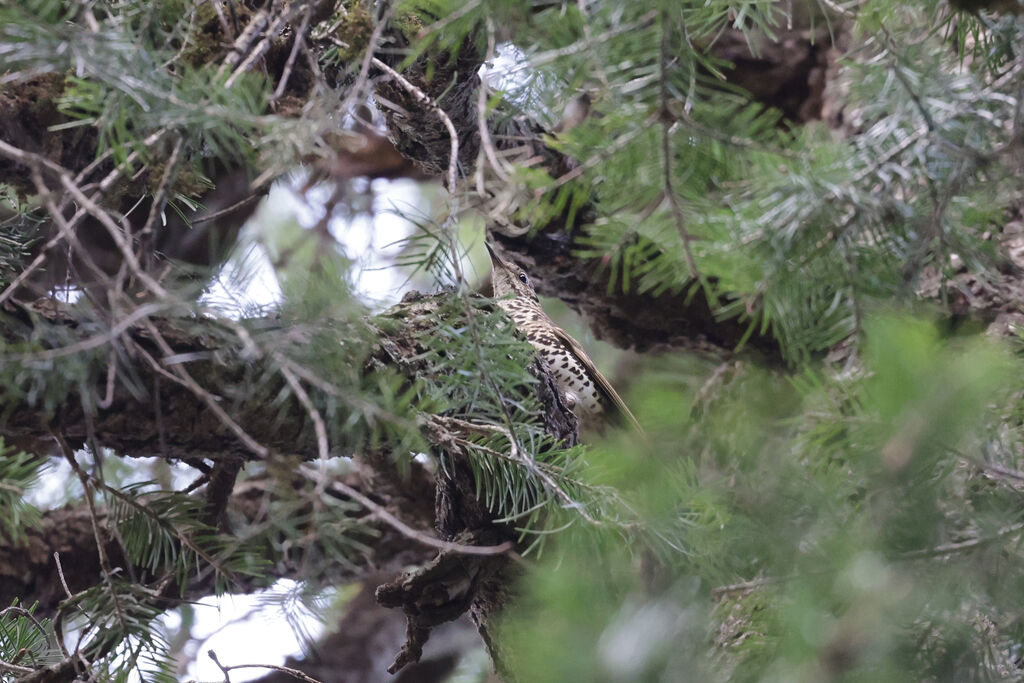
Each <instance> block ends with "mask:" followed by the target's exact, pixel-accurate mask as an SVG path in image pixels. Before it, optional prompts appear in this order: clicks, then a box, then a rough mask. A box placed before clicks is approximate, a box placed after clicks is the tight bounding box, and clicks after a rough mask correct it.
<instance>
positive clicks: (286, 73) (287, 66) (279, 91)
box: [270, 3, 313, 103]
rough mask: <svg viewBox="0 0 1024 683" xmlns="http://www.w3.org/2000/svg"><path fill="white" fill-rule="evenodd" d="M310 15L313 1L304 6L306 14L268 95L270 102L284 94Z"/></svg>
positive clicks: (304, 38) (311, 15)
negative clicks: (275, 84)
mask: <svg viewBox="0 0 1024 683" xmlns="http://www.w3.org/2000/svg"><path fill="white" fill-rule="evenodd" d="M312 17H313V3H310V4H309V6H308V7H307V8H306V14H305V15H304V16H303V17H302V24H301V25H300V26H299V30H298V32H297V33H296V34H295V40H294V42H292V51H291V52H289V53H288V60H287V61H286V62H285V63H284V70H283V71H282V72H281V80H279V81H278V83H277V87H276V88H275V89H274V94H273V95H271V96H270V102H271V103H274V102H277V100H279V99H280V98H281V96H282V95H284V91H285V88H287V87H288V80H289V79H290V78H291V76H292V68H293V67H294V66H295V57H296V56H297V55H298V54H299V48H300V47H301V46H302V44H303V43H305V42H306V29H307V28H308V27H309V21H310V19H311V18H312Z"/></svg>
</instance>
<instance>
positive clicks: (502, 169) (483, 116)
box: [476, 17, 511, 183]
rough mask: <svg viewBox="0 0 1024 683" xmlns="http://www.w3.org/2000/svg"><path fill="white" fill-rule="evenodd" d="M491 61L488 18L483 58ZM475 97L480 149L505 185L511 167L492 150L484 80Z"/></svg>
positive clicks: (492, 56) (492, 44) (491, 52)
mask: <svg viewBox="0 0 1024 683" xmlns="http://www.w3.org/2000/svg"><path fill="white" fill-rule="evenodd" d="M492 59H494V22H493V21H492V20H491V18H490V17H487V54H486V55H485V56H484V61H485V62H489V61H490V60H492ZM476 97H477V99H476V117H477V118H476V123H477V128H478V130H479V131H480V148H481V149H482V150H483V151H484V154H485V155H486V156H487V161H488V162H490V164H491V168H492V169H494V174H495V175H496V176H498V180H500V181H501V182H503V183H507V182H508V178H509V174H510V173H511V166H510V165H509V164H508V162H507V161H505V160H504V159H502V158H501V157H499V156H498V154H497V151H496V150H495V148H494V140H492V139H491V131H490V127H489V126H488V125H487V81H486V80H481V82H480V86H479V87H478V88H477V95H476Z"/></svg>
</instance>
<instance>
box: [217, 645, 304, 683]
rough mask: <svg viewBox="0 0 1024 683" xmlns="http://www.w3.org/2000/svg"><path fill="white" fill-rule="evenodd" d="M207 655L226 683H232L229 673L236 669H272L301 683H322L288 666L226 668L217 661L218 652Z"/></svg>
mask: <svg viewBox="0 0 1024 683" xmlns="http://www.w3.org/2000/svg"><path fill="white" fill-rule="evenodd" d="M206 654H207V655H208V656H209V657H210V659H212V660H213V663H214V664H216V665H217V666H218V667H219V668H220V670H221V672H222V673H223V674H224V681H225V683H231V677H230V676H229V675H228V672H229V671H234V670H235V669H270V670H272V671H280V672H281V673H285V674H288V675H289V676H291V677H292V678H295V679H298V680H300V681H305V683H320V681H318V680H317V679H315V678H313V677H311V676H308V675H306V674H305V673H303V672H301V671H299V670H298V669H292V668H290V667H287V666H277V665H275V664H233V665H231V666H224V665H223V664H221V663H220V660H219V659H217V653H216V652H214V651H213V650H208V651H207V653H206Z"/></svg>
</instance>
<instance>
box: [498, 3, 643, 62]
mask: <svg viewBox="0 0 1024 683" xmlns="http://www.w3.org/2000/svg"><path fill="white" fill-rule="evenodd" d="M657 17H658V10H651V11H649V12H647V13H646V14H644V15H643V16H641V17H640V18H639V19H637V20H636V21H632V22H630V23H628V24H623V25H622V26H618V27H616V28H613V29H609V30H608V31H605V32H604V33H601V34H599V35H596V36H594V37H593V38H592V39H591V40H587V39H584V40H581V41H576V42H575V43H572V44H571V45H566V46H565V47H560V48H558V49H557V50H548V51H547V52H541V53H539V54H537V55H534V57H533V58H532V59H528V60H526V61H525V62H523V63H521V64H517V65H516V66H514V67H512V68H511V69H509V70H508V71H505V72H504V73H503V74H502V75H503V76H511V75H512V74H515V73H519V72H520V71H526V70H527V69H536V68H537V67H538V66H541V65H543V64H548V63H550V62H553V61H555V60H558V59H561V58H562V57H568V56H569V55H575V54H579V53H580V52H585V51H587V50H589V49H590V48H591V47H593V46H594V45H597V44H599V43H604V42H607V41H609V40H611V39H612V38H615V37H616V36H620V35H622V34H625V33H629V32H630V31H635V30H636V29H640V28H646V27H647V26H649V25H650V24H651V23H652V22H653V21H654V20H655V19H656V18H657Z"/></svg>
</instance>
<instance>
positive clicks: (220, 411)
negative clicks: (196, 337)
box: [144, 319, 270, 459]
mask: <svg viewBox="0 0 1024 683" xmlns="http://www.w3.org/2000/svg"><path fill="white" fill-rule="evenodd" d="M144 323H145V325H146V328H147V329H148V330H149V332H150V334H151V335H152V336H153V339H154V341H156V343H157V346H159V347H160V350H161V351H162V352H163V353H164V354H165V355H168V356H171V355H174V349H172V348H171V345H170V344H168V343H167V340H166V339H164V336H163V335H162V334H161V333H160V330H158V329H157V327H156V325H154V324H153V322H152V321H151V320H148V319H146V320H145V321H144ZM173 367H174V374H176V375H178V377H179V378H180V379H181V381H182V382H183V383H184V384H185V386H186V387H188V389H189V390H190V391H191V392H192V393H193V394H195V396H196V397H197V398H199V399H200V400H201V401H202V402H203V403H205V404H206V406H207V407H208V408H209V409H210V410H211V411H213V414H214V415H215V416H217V419H219V420H220V421H221V422H222V423H223V424H224V426H226V427H227V428H228V429H230V430H231V431H232V432H233V433H234V434H235V436H237V437H238V440H239V441H241V442H242V444H243V445H245V447H246V448H248V449H249V450H250V451H252V453H253V454H254V455H256V456H257V457H258V458H260V459H263V458H266V457H267V456H268V455H269V454H270V450H269V449H268V448H267V447H266V446H264V445H263V444H261V443H260V442H258V441H257V440H256V439H254V438H252V437H251V436H249V434H248V432H246V431H245V430H244V429H242V427H241V425H239V424H238V423H237V422H236V421H235V420H234V418H232V417H231V416H230V415H228V413H227V411H226V410H224V408H222V407H221V406H220V404H219V403H217V399H216V398H214V397H213V395H212V394H211V393H210V392H208V391H207V390H206V389H204V388H203V387H201V386H200V385H199V383H198V382H196V381H195V379H193V378H192V375H190V374H189V372H188V370H186V369H185V368H184V367H183V366H182V365H181V364H176V365H174V366H173Z"/></svg>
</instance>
